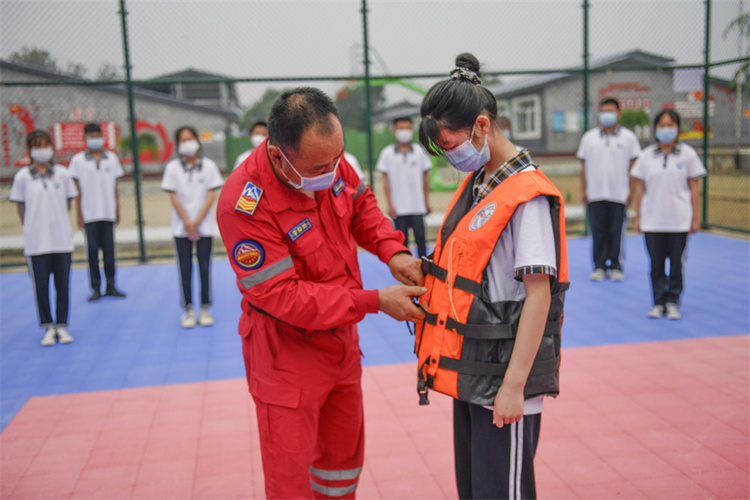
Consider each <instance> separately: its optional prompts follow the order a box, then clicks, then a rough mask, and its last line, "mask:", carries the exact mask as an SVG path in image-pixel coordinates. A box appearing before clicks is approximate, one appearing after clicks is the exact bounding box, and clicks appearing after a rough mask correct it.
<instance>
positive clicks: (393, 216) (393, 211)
mask: <svg viewBox="0 0 750 500" xmlns="http://www.w3.org/2000/svg"><path fill="white" fill-rule="evenodd" d="M388 217H390V218H391V220H396V217H397V215H396V209H395V208H393V207H392V206H390V205H389V206H388Z"/></svg>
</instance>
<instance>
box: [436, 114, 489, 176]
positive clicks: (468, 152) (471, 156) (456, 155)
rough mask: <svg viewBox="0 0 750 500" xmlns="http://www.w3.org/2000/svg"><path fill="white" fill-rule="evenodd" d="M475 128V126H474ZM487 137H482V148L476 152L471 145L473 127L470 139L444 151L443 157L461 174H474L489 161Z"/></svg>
mask: <svg viewBox="0 0 750 500" xmlns="http://www.w3.org/2000/svg"><path fill="white" fill-rule="evenodd" d="M475 126H476V125H475ZM487 137H488V136H485V137H484V146H483V147H482V150H481V151H477V150H476V148H475V147H474V145H473V144H472V143H471V141H472V139H474V127H471V137H470V138H469V139H468V140H466V141H465V142H463V143H461V144H459V145H458V146H456V147H455V148H451V149H446V150H445V156H446V157H447V158H448V162H450V164H451V165H453V168H455V169H456V170H459V171H461V172H474V171H475V170H478V169H479V168H480V167H482V166H483V165H485V164H486V163H487V162H488V161H490V145H489V144H488V143H487Z"/></svg>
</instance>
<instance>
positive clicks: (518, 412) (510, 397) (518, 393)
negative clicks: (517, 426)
mask: <svg viewBox="0 0 750 500" xmlns="http://www.w3.org/2000/svg"><path fill="white" fill-rule="evenodd" d="M523 403H524V399H523V387H521V388H520V389H511V388H509V387H506V386H505V385H501V386H500V389H498V391H497V396H495V410H494V412H493V415H492V423H493V424H495V425H496V426H497V427H502V426H503V425H506V424H514V423H516V422H518V421H520V420H521V419H522V418H523Z"/></svg>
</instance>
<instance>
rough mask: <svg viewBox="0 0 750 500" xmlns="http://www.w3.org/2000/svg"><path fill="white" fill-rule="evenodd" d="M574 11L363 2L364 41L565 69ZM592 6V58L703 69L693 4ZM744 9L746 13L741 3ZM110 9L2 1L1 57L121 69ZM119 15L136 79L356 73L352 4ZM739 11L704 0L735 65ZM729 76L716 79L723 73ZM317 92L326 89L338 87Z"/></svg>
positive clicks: (577, 41)
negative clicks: (22, 53)
mask: <svg viewBox="0 0 750 500" xmlns="http://www.w3.org/2000/svg"><path fill="white" fill-rule="evenodd" d="M581 4H582V1H581V0H551V1H533V0H524V1H507V0H495V1H451V2H447V1H435V0H426V1H417V0H399V1H386V0H369V1H368V8H369V25H368V27H369V35H370V44H371V46H372V47H374V48H375V49H376V50H377V53H378V54H379V55H380V56H381V57H382V60H383V62H384V64H385V67H386V68H387V71H389V72H390V73H391V74H404V73H445V74H447V72H448V71H449V70H450V69H451V68H452V67H453V60H454V58H455V56H456V55H457V54H458V53H460V52H463V51H470V52H473V53H474V54H475V55H476V56H477V57H478V58H479V60H480V61H481V62H482V64H483V68H484V69H485V70H487V71H502V70H518V69H542V68H549V69H557V68H564V67H567V66H574V65H579V64H580V61H581V53H582V9H581ZM590 4H591V9H590V35H589V40H590V45H589V46H590V52H591V57H592V58H597V57H605V56H608V55H610V54H613V53H619V52H624V51H628V50H631V49H636V48H639V49H642V50H645V51H648V52H652V53H655V54H659V55H664V56H667V57H672V58H674V59H675V60H676V62H677V63H682V64H692V63H701V62H702V61H703V41H704V12H705V7H704V2H703V1H702V0H682V1H666V0H649V1H634V0H621V1H612V0H590ZM744 6H745V11H748V10H750V1H748V0H745V2H744ZM118 9H119V3H118V2H117V1H116V0H90V1H74V0H69V1H62V0H56V1H51V0H46V1H44V0H41V1H36V0H0V57H7V56H8V55H9V54H10V53H12V52H13V51H15V50H18V49H19V48H21V47H23V46H34V45H35V46H37V47H41V48H45V49H47V50H49V51H50V52H51V53H52V55H53V57H55V58H56V59H57V60H58V62H59V63H61V65H63V66H64V65H65V64H66V63H68V62H76V63H81V64H83V65H84V66H86V67H87V68H88V69H89V73H88V76H89V77H93V75H94V73H95V72H96V68H97V67H98V66H99V65H100V64H102V63H103V62H110V63H113V64H115V65H117V66H121V65H122V64H123V63H122V61H123V53H122V45H121V41H122V35H121V28H120V18H119V15H118V13H117V11H118ZM127 9H128V11H129V13H130V15H129V16H128V29H129V37H130V49H131V54H130V55H131V63H132V65H133V72H134V73H133V76H134V77H135V78H150V77H154V76H159V75H162V74H165V73H170V72H173V71H178V70H181V69H184V68H186V67H193V68H197V69H200V70H205V71H210V72H215V73H219V74H223V75H229V76H236V77H259V76H265V77H269V76H279V77H289V76H313V75H326V76H330V75H337V76H348V75H351V74H352V72H353V71H358V69H357V66H358V64H359V60H360V58H361V43H362V16H361V12H360V9H361V1H360V0H337V1H325V2H321V1H312V0H308V1H294V2H292V1H284V0H273V1H253V0H248V1H213V0H211V1H209V0H203V1H186V0H181V1H176V0H174V1H173V0H161V1H158V0H127ZM739 9H740V1H739V0H714V1H713V12H712V18H713V19H712V20H713V22H712V31H713V36H712V48H711V54H712V58H713V59H715V60H718V59H728V58H733V57H737V54H738V38H737V36H736V32H735V33H734V34H732V35H730V36H728V37H726V38H724V37H723V32H724V29H725V27H726V26H727V25H728V24H729V22H730V21H731V19H733V18H735V17H737V15H738V14H739V11H740V10H739ZM358 47H360V49H359V50H358V49H357V48H358ZM357 54H360V55H359V56H357ZM735 67H736V66H735ZM386 68H384V67H383V66H382V65H380V64H377V65H376V66H375V67H374V69H373V71H374V72H375V74H378V73H381V72H383V71H386ZM731 69H732V68H726V69H724V70H723V71H720V72H718V74H720V75H721V76H727V74H729V73H730V71H731ZM417 83H420V84H422V85H424V86H428V85H429V84H430V83H431V82H429V81H423V82H417ZM294 85H295V84H294V83H285V84H273V85H272V86H274V87H276V88H283V87H288V86H294ZM314 85H317V86H320V87H321V88H323V89H324V90H326V91H328V92H334V91H335V89H336V88H338V87H340V86H342V85H343V84H342V83H341V82H339V83H327V82H323V83H315V84H314ZM268 86H269V84H263V85H258V84H241V85H239V89H240V97H241V100H242V101H243V104H251V103H252V102H253V101H254V100H255V99H257V97H258V96H259V95H260V94H261V93H262V91H263V90H264V89H265V88H266V87H268ZM387 95H388V96H389V99H390V100H391V101H393V100H397V99H400V98H403V97H409V93H408V92H406V91H399V90H398V89H396V88H389V90H388V93H387ZM412 100H414V101H417V100H418V97H416V96H415V97H414V98H413V99H412Z"/></svg>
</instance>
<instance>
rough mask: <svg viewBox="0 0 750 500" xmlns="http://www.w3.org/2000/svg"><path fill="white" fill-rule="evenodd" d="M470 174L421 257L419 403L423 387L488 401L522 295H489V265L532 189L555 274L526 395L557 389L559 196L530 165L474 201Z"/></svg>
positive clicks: (562, 283) (562, 278)
mask: <svg viewBox="0 0 750 500" xmlns="http://www.w3.org/2000/svg"><path fill="white" fill-rule="evenodd" d="M475 177H476V174H474V175H470V176H468V177H467V178H466V179H465V180H464V182H463V184H462V185H461V186H460V187H459V189H458V190H457V191H456V194H455V195H454V196H453V200H451V203H450V206H449V207H448V211H447V213H446V217H445V220H444V221H443V225H442V226H441V228H440V234H439V235H438V237H437V242H436V244H435V252H434V254H433V255H432V259H429V258H425V259H424V260H423V265H422V269H423V272H424V273H425V287H426V288H427V289H428V290H429V291H428V292H427V293H426V294H425V295H423V296H422V297H421V299H420V305H421V306H422V308H423V309H424V310H425V312H426V317H425V319H424V320H423V321H422V323H421V324H418V325H417V328H416V344H415V353H416V354H417V357H418V359H419V361H418V392H419V394H420V404H429V401H428V399H427V389H434V390H436V391H438V392H442V393H444V394H447V395H449V396H453V397H454V398H457V399H460V400H462V401H467V402H470V403H474V404H481V405H492V404H494V400H495V396H496V394H497V391H498V389H499V388H500V385H501V384H502V381H503V376H504V374H505V370H506V369H507V367H508V362H509V361H510V356H511V354H512V352H513V346H514V343H515V335H516V331H517V329H518V322H519V320H520V317H521V310H522V308H523V301H502V302H491V301H490V299H489V287H488V277H487V265H488V263H489V261H490V258H491V256H492V253H493V251H494V250H495V246H496V245H497V242H498V239H499V238H500V234H501V233H502V232H503V230H504V229H505V226H506V225H507V224H508V221H510V218H511V217H512V216H513V213H514V212H515V211H516V208H517V207H518V206H519V205H521V204H522V203H525V202H527V201H529V200H531V199H533V198H536V197H537V196H545V197H546V198H547V199H548V200H549V204H550V217H551V219H552V228H553V232H554V237H555V247H556V248H555V250H556V258H557V276H556V277H550V286H551V295H552V300H551V304H550V310H549V313H548V316H547V325H546V327H545V331H544V336H543V337H542V341H541V344H540V346H539V351H538V353H537V356H536V359H535V360H534V364H533V366H532V368H531V373H530V374H529V378H528V379H527V381H526V386H525V389H524V396H525V398H526V399H528V398H532V397H535V396H539V395H551V396H556V395H557V394H558V393H559V366H560V334H561V328H562V321H563V305H564V302H565V291H566V290H567V289H568V287H569V283H568V256H567V245H566V242H565V214H564V208H563V198H562V196H561V195H560V191H558V189H557V188H556V187H555V186H554V185H553V184H552V182H550V180H549V179H548V178H547V177H546V176H545V175H544V174H543V173H542V172H541V171H540V170H533V171H532V170H528V171H525V172H519V173H516V174H514V175H512V176H510V177H508V178H507V179H505V180H503V181H502V182H501V183H500V184H498V185H497V186H496V187H495V188H494V189H493V190H492V191H491V192H490V193H489V194H488V195H487V196H486V197H485V198H484V199H483V200H482V201H481V202H479V203H478V204H477V205H476V206H475V207H473V208H472V206H471V205H472V203H473V193H472V188H473V184H474V178H475Z"/></svg>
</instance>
